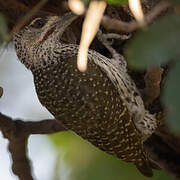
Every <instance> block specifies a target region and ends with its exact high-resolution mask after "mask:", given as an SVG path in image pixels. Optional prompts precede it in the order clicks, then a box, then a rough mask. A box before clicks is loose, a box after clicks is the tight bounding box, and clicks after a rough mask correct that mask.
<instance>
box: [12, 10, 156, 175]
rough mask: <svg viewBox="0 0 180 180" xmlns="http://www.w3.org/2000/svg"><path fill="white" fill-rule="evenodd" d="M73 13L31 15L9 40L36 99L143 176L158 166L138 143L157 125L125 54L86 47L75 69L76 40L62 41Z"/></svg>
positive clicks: (53, 113)
mask: <svg viewBox="0 0 180 180" xmlns="http://www.w3.org/2000/svg"><path fill="white" fill-rule="evenodd" d="M77 17H78V16H76V15H74V14H73V13H66V14H65V15H63V16H61V17H59V16H57V15H52V14H51V15H47V14H43V13H40V14H39V15H38V14H37V15H34V16H33V17H32V18H31V19H30V20H29V21H28V22H27V23H26V24H25V25H24V26H23V27H22V29H20V30H19V31H18V32H14V34H13V42H14V46H15V50H16V54H17V56H18V59H19V60H20V61H21V62H22V63H23V64H24V65H25V67H26V68H27V69H29V70H30V71H31V72H32V74H33V78H34V85H35V89H36V93H37V96H38V99H39V101H40V103H41V104H42V105H43V106H44V107H46V109H47V110H48V111H49V112H50V113H51V114H52V115H53V116H54V117H55V119H56V120H57V121H59V122H60V123H61V124H62V125H63V126H64V127H65V128H66V129H67V130H70V131H73V132H75V133H76V134H77V135H79V136H80V137H82V138H83V139H85V140H87V141H88V142H90V143H91V144H93V145H94V146H96V147H97V148H99V149H100V150H102V151H105V152H106V153H108V154H110V155H113V156H115V157H117V158H119V159H121V160H123V161H125V162H129V163H133V164H134V165H135V166H136V167H137V169H138V170H139V171H140V172H141V173H142V174H143V175H144V176H147V177H152V176H153V172H152V169H153V168H155V169H156V168H157V167H158V165H157V163H156V162H154V161H153V160H152V159H150V158H149V156H148V154H147V152H146V151H145V148H144V146H143V143H144V141H145V140H146V139H147V138H148V137H150V136H151V135H152V134H153V132H154V131H155V130H156V128H157V127H158V121H157V118H156V115H155V114H150V113H149V111H148V110H146V109H145V106H144V103H143V100H142V97H141V95H140V92H139V90H138V89H137V87H136V85H135V83H134V81H133V80H132V79H131V77H130V76H129V74H128V73H127V68H126V66H125V65H124V64H126V63H124V62H123V61H124V59H119V60H117V59H113V58H111V59H110V58H107V57H105V56H103V55H101V54H100V53H98V52H96V51H95V50H91V49H90V50H89V51H88V68H87V70H86V71H85V72H80V71H79V70H78V68H77V64H76V63H77V56H78V48H79V46H78V45H77V44H71V43H64V42H62V41H61V37H62V35H63V33H64V32H65V31H66V28H67V27H68V26H69V25H70V24H71V23H72V22H73V21H74V20H75V19H76V18H77Z"/></svg>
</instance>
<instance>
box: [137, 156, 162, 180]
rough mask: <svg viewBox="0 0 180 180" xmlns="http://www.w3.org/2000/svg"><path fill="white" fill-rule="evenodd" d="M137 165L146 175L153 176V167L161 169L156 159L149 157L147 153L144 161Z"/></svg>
mask: <svg viewBox="0 0 180 180" xmlns="http://www.w3.org/2000/svg"><path fill="white" fill-rule="evenodd" d="M135 165H136V168H137V169H138V170H139V171H140V172H141V173H142V174H143V175H144V176H146V177H152V176H153V171H152V169H156V170H161V168H160V167H159V165H158V164H157V163H156V162H155V161H153V160H151V159H149V157H148V156H147V154H144V156H143V159H142V161H141V162H138V163H135Z"/></svg>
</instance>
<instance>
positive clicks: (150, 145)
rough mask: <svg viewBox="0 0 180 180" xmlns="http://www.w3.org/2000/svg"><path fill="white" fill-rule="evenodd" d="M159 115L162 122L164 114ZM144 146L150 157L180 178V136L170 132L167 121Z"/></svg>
mask: <svg viewBox="0 0 180 180" xmlns="http://www.w3.org/2000/svg"><path fill="white" fill-rule="evenodd" d="M158 116H159V119H160V123H162V121H161V120H162V118H163V119H164V114H158ZM157 119H158V118H157ZM144 148H145V151H146V152H147V153H148V156H149V158H150V159H152V160H153V161H154V162H157V163H158V165H159V166H160V167H161V168H162V170H164V171H165V172H167V173H168V174H171V175H173V176H174V177H175V178H180V136H176V135H174V134H173V133H172V132H170V131H169V129H168V127H167V126H166V125H165V123H163V124H161V126H160V127H159V128H158V129H157V130H156V132H155V133H153V134H152V136H150V137H149V138H148V139H147V140H146V141H145V142H144Z"/></svg>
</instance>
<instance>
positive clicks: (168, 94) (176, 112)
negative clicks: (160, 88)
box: [163, 61, 180, 132]
mask: <svg viewBox="0 0 180 180" xmlns="http://www.w3.org/2000/svg"><path fill="white" fill-rule="evenodd" d="M179 82H180V61H177V62H176V63H175V65H174V67H173V68H172V69H171V71H170V72H169V74H168V80H167V83H166V87H165V88H164V97H163V101H164V103H165V106H166V107H167V111H168V112H167V123H168V124H169V127H170V128H171V129H172V130H173V131H174V132H180V83H179Z"/></svg>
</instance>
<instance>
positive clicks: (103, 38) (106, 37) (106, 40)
mask: <svg viewBox="0 0 180 180" xmlns="http://www.w3.org/2000/svg"><path fill="white" fill-rule="evenodd" d="M130 37H131V35H120V34H116V33H107V34H104V33H102V31H101V30H100V29H99V30H98V32H97V38H98V40H99V41H100V42H101V43H102V44H103V45H104V46H105V47H106V48H107V50H108V51H109V52H110V53H111V55H112V60H115V61H117V62H118V64H119V65H120V66H121V67H123V69H125V70H126V66H127V62H126V60H125V58H124V56H122V55H121V54H119V53H118V52H117V51H116V50H115V49H114V48H113V47H112V44H113V42H114V40H115V39H120V40H127V39H129V38H130ZM110 40H111V41H110Z"/></svg>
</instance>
